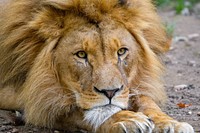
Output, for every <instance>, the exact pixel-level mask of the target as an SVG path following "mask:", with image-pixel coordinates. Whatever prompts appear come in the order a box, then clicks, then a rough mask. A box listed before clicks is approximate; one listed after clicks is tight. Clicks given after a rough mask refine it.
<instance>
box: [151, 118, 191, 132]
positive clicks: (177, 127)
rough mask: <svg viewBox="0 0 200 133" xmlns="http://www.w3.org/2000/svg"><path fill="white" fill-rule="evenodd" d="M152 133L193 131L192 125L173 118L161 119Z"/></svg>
mask: <svg viewBox="0 0 200 133" xmlns="http://www.w3.org/2000/svg"><path fill="white" fill-rule="evenodd" d="M153 132H154V133H194V129H193V128H192V126H191V125H190V124H188V123H185V122H178V121H175V120H168V121H163V122H160V123H158V124H156V126H155V129H154V130H153Z"/></svg>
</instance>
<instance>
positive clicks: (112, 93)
mask: <svg viewBox="0 0 200 133" xmlns="http://www.w3.org/2000/svg"><path fill="white" fill-rule="evenodd" d="M122 88H123V86H122V87H120V88H116V89H112V90H107V89H103V90H99V89H97V88H96V87H94V90H95V91H96V92H98V93H102V94H104V95H105V96H106V97H107V98H108V99H110V100H111V99H112V98H113V97H114V96H115V94H116V92H118V91H120V90H121V89H122Z"/></svg>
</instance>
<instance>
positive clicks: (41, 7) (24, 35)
mask: <svg viewBox="0 0 200 133" xmlns="http://www.w3.org/2000/svg"><path fill="white" fill-rule="evenodd" d="M14 1H15V2H12V3H11V4H9V5H8V7H7V9H9V10H8V11H4V12H1V15H0V16H3V17H1V18H0V29H1V31H0V75H1V76H0V81H1V86H6V85H11V86H14V87H20V86H22V85H23V83H24V81H25V80H26V76H27V74H28V72H29V71H30V69H31V68H32V64H33V63H34V61H35V58H36V57H37V55H38V54H39V53H40V51H41V50H42V49H43V47H44V46H45V44H46V43H45V42H47V41H48V40H49V39H53V38H61V37H62V36H63V34H65V33H66V32H67V31H68V29H70V28H72V27H73V24H74V23H75V22H76V21H77V20H76V17H81V18H82V19H84V20H87V21H88V23H93V24H95V25H98V23H99V22H101V21H102V20H103V19H112V20H115V21H116V22H118V23H121V24H123V25H124V27H125V28H127V29H128V30H129V32H130V33H131V34H133V35H134V36H135V38H136V40H137V41H138V42H139V43H140V44H141V43H146V44H148V45H149V46H143V47H147V48H145V49H143V50H144V51H145V53H146V54H145V55H142V57H143V58H145V59H144V61H142V62H141V67H140V69H139V72H138V75H140V76H139V77H138V81H135V82H136V83H135V84H138V82H140V85H141V86H140V87H141V88H143V89H144V90H146V91H144V93H147V95H151V97H153V99H156V101H158V102H159V101H162V99H163V98H162V96H164V94H163V92H162V89H160V88H162V87H161V86H162V85H161V84H160V79H159V77H160V74H161V73H162V65H161V64H160V63H159V60H158V58H157V57H156V55H155V54H159V53H162V52H164V51H165V50H166V42H167V38H165V37H166V35H165V32H164V28H163V27H162V25H161V23H160V19H159V18H158V16H157V14H156V13H155V8H154V6H153V5H152V4H151V0H140V1H139V0H129V1H127V3H126V1H122V2H125V3H126V4H124V3H123V5H120V3H119V2H118V1H117V0H109V1H108V0H101V1H99V0H96V1H95V0H87V1H86V0H71V1H68V2H66V3H65V1H64V0H63V3H62V2H60V3H59V2H57V1H56V0H34V1H32V0H14ZM71 14H73V15H71ZM105 14H106V15H107V16H109V17H107V18H105V17H104V16H105ZM74 16H75V17H74ZM72 17H73V19H72ZM68 19H69V21H66V20H68ZM143 38H145V39H146V41H147V42H146V41H144V40H143ZM58 40H59V39H58ZM141 40H143V41H144V42H141ZM149 47H150V48H151V49H152V50H153V52H152V51H151V50H150V49H149ZM150 58H151V59H150ZM149 59H150V60H149ZM145 61H146V62H145ZM144 66H145V67H144ZM144 75H145V76H144ZM149 80H151V81H149ZM151 82H153V83H154V84H151ZM147 88H148V89H147ZM149 88H150V89H149ZM158 88H159V89H158ZM155 92H156V93H155ZM158 93H161V95H160V96H157V94H158Z"/></svg>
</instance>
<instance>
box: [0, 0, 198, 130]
mask: <svg viewBox="0 0 200 133" xmlns="http://www.w3.org/2000/svg"><path fill="white" fill-rule="evenodd" d="M166 48H167V38H166V34H165V32H164V28H163V27H162V25H161V22H160V20H159V18H158V16H157V14H156V11H155V8H154V6H153V4H152V2H151V0H11V2H10V3H9V4H7V6H6V7H4V11H3V12H1V14H0V87H1V88H0V108H1V109H9V110H22V111H23V112H24V117H25V121H26V123H31V124H33V125H36V126H42V127H48V128H55V129H65V130H68V131H77V130H80V129H82V130H86V131H88V132H98V133H124V132H127V133H128V132H129V133H130V132H135V133H146V132H148V133H150V132H156V133H159V132H164V133H173V132H176V133H193V132H194V131H193V128H192V127H191V126H190V125H189V124H187V123H182V122H178V121H176V120H174V119H172V118H171V117H169V116H167V115H166V114H165V113H163V112H162V111H161V109H160V108H159V106H158V105H161V104H162V103H163V101H164V100H165V97H166V96H165V92H164V90H163V85H162V81H161V78H160V77H161V74H162V70H163V68H162V64H161V63H160V61H159V57H158V56H159V55H160V54H161V53H163V52H164V51H165V50H166Z"/></svg>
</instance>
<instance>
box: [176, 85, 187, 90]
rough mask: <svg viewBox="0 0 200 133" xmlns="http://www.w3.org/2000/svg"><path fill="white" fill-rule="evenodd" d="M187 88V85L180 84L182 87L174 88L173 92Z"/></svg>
mask: <svg viewBox="0 0 200 133" xmlns="http://www.w3.org/2000/svg"><path fill="white" fill-rule="evenodd" d="M187 87H188V85H185V84H182V85H176V86H174V89H175V91H179V90H182V89H185V88H187Z"/></svg>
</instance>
